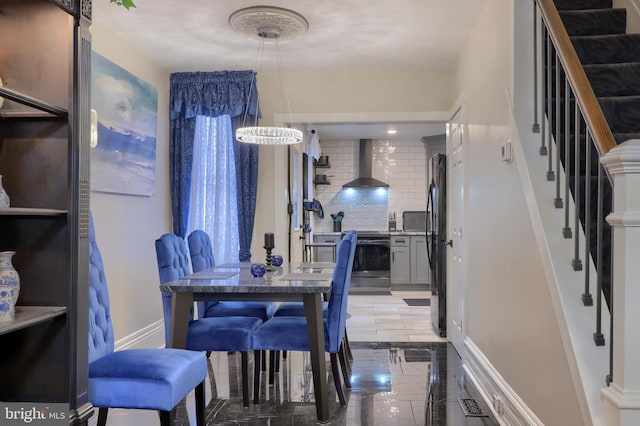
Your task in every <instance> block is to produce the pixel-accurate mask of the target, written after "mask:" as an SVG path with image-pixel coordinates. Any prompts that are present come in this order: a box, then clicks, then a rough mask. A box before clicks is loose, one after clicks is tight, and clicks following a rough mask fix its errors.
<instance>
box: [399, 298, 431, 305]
mask: <svg viewBox="0 0 640 426" xmlns="http://www.w3.org/2000/svg"><path fill="white" fill-rule="evenodd" d="M402 300H404V303H406V304H407V305H409V306H431V299H402Z"/></svg>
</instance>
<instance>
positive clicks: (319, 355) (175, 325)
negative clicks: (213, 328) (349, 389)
mask: <svg viewBox="0 0 640 426" xmlns="http://www.w3.org/2000/svg"><path fill="white" fill-rule="evenodd" d="M334 266H335V264H333V263H331V262H318V263H317V264H314V262H304V263H303V262H285V263H283V264H282V265H281V266H277V267H271V268H268V270H267V272H266V273H265V274H264V276H262V277H254V276H253V275H252V274H251V263H249V262H232V263H224V264H220V265H217V266H214V267H212V268H209V269H205V270H202V271H199V272H196V273H194V274H191V275H188V276H185V277H183V278H180V279H177V280H175V281H170V282H167V283H164V284H161V285H160V290H161V291H162V292H170V293H171V294H172V300H171V322H170V330H169V345H170V347H173V348H185V346H186V343H187V329H188V325H189V321H190V319H191V310H192V309H193V303H194V301H302V302H303V304H304V310H305V314H306V319H307V333H308V336H309V349H310V351H309V352H310V360H311V368H312V374H313V385H314V396H315V404H316V414H317V422H318V423H319V424H328V423H330V422H331V418H330V415H329V396H328V395H329V386H328V383H327V374H326V373H327V372H326V362H325V342H324V321H323V316H322V301H323V297H324V296H326V295H327V294H328V293H329V292H330V291H331V277H332V273H333V267H334Z"/></svg>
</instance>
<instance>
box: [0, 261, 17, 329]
mask: <svg viewBox="0 0 640 426" xmlns="http://www.w3.org/2000/svg"><path fill="white" fill-rule="evenodd" d="M14 254H16V252H15V251H1V252H0V323H3V322H8V321H13V320H14V319H15V317H16V302H17V301H18V294H20V276H19V275H18V271H16V270H15V268H14V267H13V263H12V262H11V261H12V259H13V255H14Z"/></svg>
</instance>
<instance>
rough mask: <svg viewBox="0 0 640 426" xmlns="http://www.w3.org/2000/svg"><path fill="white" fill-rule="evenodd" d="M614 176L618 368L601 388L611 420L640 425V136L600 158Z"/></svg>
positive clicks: (615, 363) (615, 361)
mask: <svg viewBox="0 0 640 426" xmlns="http://www.w3.org/2000/svg"><path fill="white" fill-rule="evenodd" d="M600 161H601V162H602V164H604V166H605V167H606V168H607V169H608V170H609V173H610V174H611V176H612V177H613V190H614V193H613V200H614V202H613V211H612V213H611V214H610V215H609V216H607V222H609V224H610V225H611V227H612V230H613V283H612V292H613V313H612V314H613V336H612V344H613V371H612V373H613V374H612V379H613V380H612V383H611V385H610V386H609V387H607V388H605V389H603V390H602V395H601V396H602V401H603V404H604V415H605V424H606V425H621V426H627V425H628V426H631V425H640V140H629V141H627V142H624V143H622V144H620V145H618V146H617V147H615V148H613V149H612V150H611V151H609V152H608V153H607V154H606V155H605V156H604V157H602V159H601V160H600Z"/></svg>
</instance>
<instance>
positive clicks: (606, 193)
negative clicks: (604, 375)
mask: <svg viewBox="0 0 640 426" xmlns="http://www.w3.org/2000/svg"><path fill="white" fill-rule="evenodd" d="M554 3H555V5H556V7H557V9H558V12H559V14H560V18H561V20H562V22H563V24H564V25H565V28H566V31H567V33H568V35H569V37H570V39H571V42H572V44H573V47H574V49H575V51H576V53H577V55H578V58H579V60H580V62H581V64H582V66H583V68H584V71H585V74H586V76H587V78H588V80H589V83H590V84H591V86H592V89H593V92H594V94H595V96H596V98H597V100H598V104H599V105H600V108H601V110H602V112H603V114H604V117H605V119H606V121H607V123H608V125H609V127H610V129H611V132H612V133H613V137H614V139H615V141H616V143H621V142H624V141H626V140H628V139H635V138H640V34H627V33H626V26H627V25H626V21H627V11H626V10H625V9H620V8H613V7H612V0H554ZM557 62H558V61H557V60H553V59H552V60H551V63H550V64H545V65H547V66H550V67H551V69H552V70H553V71H551V72H550V73H549V74H548V75H550V76H551V78H550V82H551V88H550V89H551V90H550V92H548V93H549V94H550V95H551V98H552V99H553V101H552V102H549V103H546V102H545V105H548V106H547V107H546V108H545V112H546V115H547V117H548V118H549V121H548V122H549V125H550V126H551V129H556V128H557V129H559V133H558V134H556V138H555V139H556V141H557V142H558V143H557V150H556V153H557V154H556V155H558V157H559V160H560V162H561V164H562V166H563V167H564V170H565V173H566V176H567V180H568V188H567V189H568V190H569V191H568V192H570V193H571V195H572V197H573V198H574V200H575V201H576V204H577V206H578V207H577V208H578V214H579V218H580V226H581V227H582V229H583V231H584V233H585V236H586V238H587V239H588V241H589V250H590V255H591V258H592V259H593V262H594V264H595V266H596V268H597V270H598V275H599V277H598V280H597V281H598V287H601V289H602V293H603V295H604V297H605V301H606V303H607V305H609V306H610V294H611V284H610V283H611V229H610V226H609V224H608V223H607V222H606V221H605V220H604V218H606V216H607V215H608V214H609V213H610V211H611V207H612V188H611V184H610V181H609V179H608V178H607V176H606V174H605V172H604V169H601V167H602V166H600V165H599V157H600V155H601V154H602V153H598V152H597V151H596V149H595V148H594V147H593V146H592V144H591V143H590V142H589V143H587V136H586V126H585V124H584V120H582V119H581V118H580V119H579V120H580V122H579V123H578V124H577V125H576V118H575V104H574V99H573V96H572V92H571V91H569V96H568V99H567V95H566V93H565V92H566V89H565V87H564V86H563V84H558V85H556V83H557V82H556V80H558V79H560V80H561V81H563V82H564V78H565V75H564V72H563V71H562V70H561V71H560V72H559V73H558V74H556V71H555V68H556V63H557ZM557 96H559V97H560V99H559V102H558V103H556V102H555V98H556V97H557ZM567 102H569V107H568V108H566V103H567ZM549 106H550V108H549ZM565 108H566V110H565ZM557 110H560V111H559V114H558V111H557ZM565 111H568V112H569V114H568V116H565V115H564V114H565ZM558 117H560V118H559V122H557V121H558ZM556 126H557V127H556ZM567 126H569V131H568V132H566V131H565V129H566V127H567ZM576 129H579V136H578V137H577V138H576V137H575V133H576ZM565 147H568V149H567V148H565ZM576 150H577V151H578V156H576ZM587 157H589V159H588V160H587ZM576 164H578V167H577V168H576V166H575V165H576ZM599 169H600V170H599ZM576 180H577V182H578V185H576ZM587 191H589V194H587V197H585V193H586V192H587ZM561 192H562V191H561V190H560V186H559V185H558V194H557V197H556V206H557V207H563V206H564V205H563V204H566V203H562V193H561ZM568 192H567V193H568ZM576 192H578V194H579V195H578V197H582V200H584V198H588V201H587V202H586V203H585V202H584V201H581V200H580V199H577V200H576ZM565 208H566V206H565ZM599 208H601V209H602V210H601V211H598V209H599ZM585 224H587V225H586V226H585ZM563 232H564V233H565V237H566V238H571V237H573V234H572V232H571V228H570V227H569V224H568V223H567V224H566V225H565V229H563ZM599 238H601V240H600V244H598V241H599ZM598 247H600V249H601V252H599V251H598V250H599V249H598ZM574 262H575V263H574V269H576V270H581V268H582V265H581V262H580V260H579V257H578V255H576V259H575V260H574ZM588 279H589V278H588V277H587V286H586V287H587V289H586V290H585V294H584V295H583V301H584V303H585V305H589V304H591V303H592V299H591V295H590V291H591V290H589V285H588ZM599 293H600V292H599V291H598V289H596V295H597V294H599ZM596 343H598V344H601V343H602V342H599V341H598V339H596Z"/></svg>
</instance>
